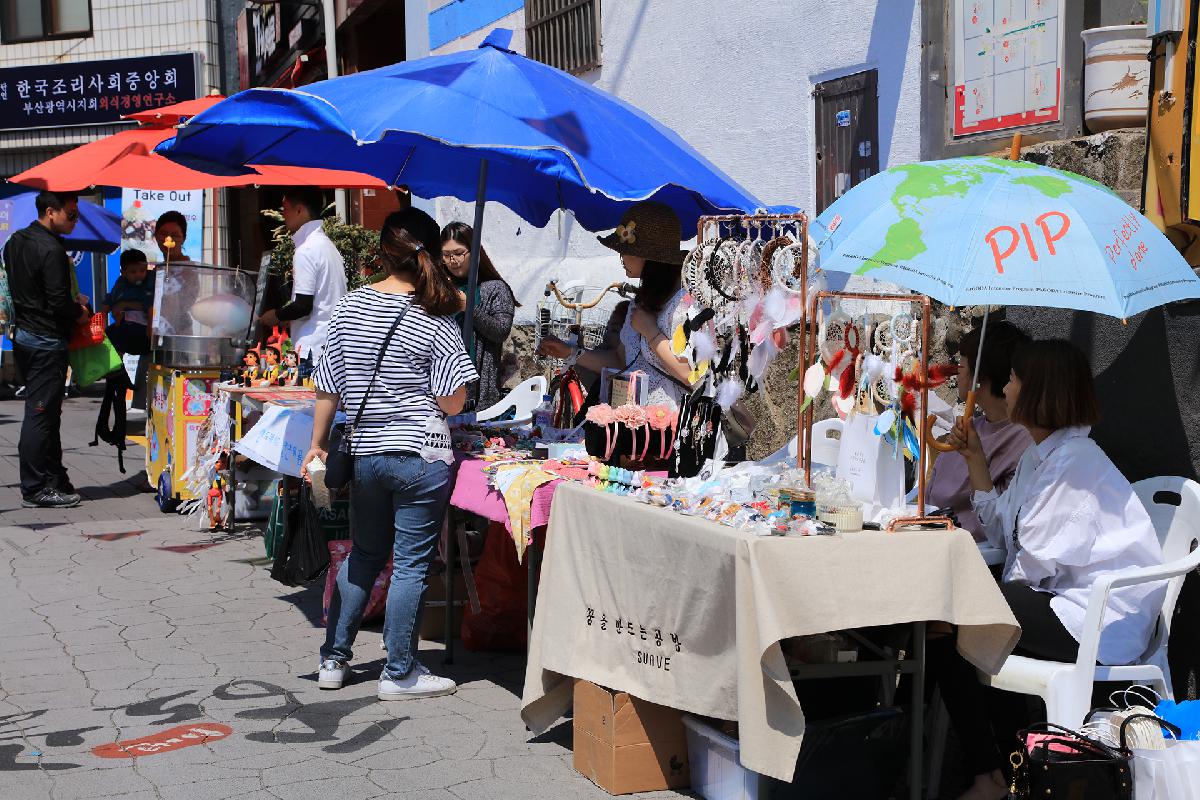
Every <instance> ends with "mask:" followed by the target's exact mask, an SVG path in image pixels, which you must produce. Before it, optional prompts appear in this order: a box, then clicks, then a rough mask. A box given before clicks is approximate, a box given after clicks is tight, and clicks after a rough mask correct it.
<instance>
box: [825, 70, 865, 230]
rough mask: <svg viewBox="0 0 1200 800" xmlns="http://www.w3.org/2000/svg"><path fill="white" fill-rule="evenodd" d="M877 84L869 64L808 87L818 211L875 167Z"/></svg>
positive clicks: (862, 178) (855, 184) (863, 179)
mask: <svg viewBox="0 0 1200 800" xmlns="http://www.w3.org/2000/svg"><path fill="white" fill-rule="evenodd" d="M878 85H879V71H878V70H874V69H870V70H867V71H866V72H857V73H855V74H853V75H847V76H846V77H844V78H836V79H834V80H830V81H825V82H823V83H818V84H817V85H816V87H815V88H814V89H813V99H814V101H815V103H816V108H815V109H814V111H815V116H814V118H815V120H816V126H817V172H816V174H817V180H816V189H817V206H816V211H817V213H818V214H820V213H821V212H822V211H824V210H825V209H826V208H828V207H829V205H830V204H831V203H833V201H834V200H836V199H838V198H839V197H841V196H842V195H844V194H845V193H846V192H847V191H849V190H850V187H852V186H857V185H858V184H860V183H862V182H863V181H865V180H866V179H867V178H869V177H871V176H872V175H874V174H875V173H876V172H879V90H878Z"/></svg>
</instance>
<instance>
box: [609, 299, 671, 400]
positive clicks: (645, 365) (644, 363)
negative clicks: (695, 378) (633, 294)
mask: <svg viewBox="0 0 1200 800" xmlns="http://www.w3.org/2000/svg"><path fill="white" fill-rule="evenodd" d="M683 295H684V290H683V289H680V290H679V291H678V292H676V293H675V294H674V295H673V296H672V297H671V299H670V300H668V301H667V304H666V305H665V306H663V309H662V311H660V312H658V318H657V323H658V330H659V331H660V332H661V333H662V335H663V336H666V337H667V339H668V340H669V339H670V338H671V334H672V333H673V332H674V330H675V328H676V327H677V326H678V325H679V324H680V323H681V322H683V317H684V314H683V310H682V309H681V308H680V307H679V306H680V301H681V300H683ZM634 308H635V305H634V303H632V302H631V303H629V307H628V309H627V310H626V312H625V324H624V325H622V326H621V346H622V348H623V349H624V350H625V362H626V363H627V364H628V365H629V366H628V367H626V369H625V372H626V373H630V372H634V371H637V370H641V372H642V373H643V374H644V376H645V380H646V387H647V392H646V405H648V406H655V405H669V406H672V407H674V408H678V407H679V402H680V400H681V399H682V398H683V395H684V392H685V390H684V388H683V386H681V385H680V384H678V383H676V382H675V381H674V380H672V379H671V378H670V377H668V374H669V373H667V372H666V367H665V366H663V363H662V361H660V360H659V358H658V356H656V355H655V354H654V353H653V352H652V351H651V349H650V343H649V342H647V341H646V340H645V339H644V338H643V337H642V335H641V334H640V333H638V332H637V330H635V329H634V327H633V311H634Z"/></svg>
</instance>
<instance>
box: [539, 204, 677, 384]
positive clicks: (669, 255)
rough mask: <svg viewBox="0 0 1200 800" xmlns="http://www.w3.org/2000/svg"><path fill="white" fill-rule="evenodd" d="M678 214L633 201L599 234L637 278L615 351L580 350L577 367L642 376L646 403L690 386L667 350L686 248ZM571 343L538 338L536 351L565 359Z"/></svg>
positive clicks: (659, 206) (665, 207)
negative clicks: (608, 230) (614, 226)
mask: <svg viewBox="0 0 1200 800" xmlns="http://www.w3.org/2000/svg"><path fill="white" fill-rule="evenodd" d="M680 239H681V237H680V226H679V217H678V216H676V214H675V212H674V211H672V210H671V208H670V207H669V206H666V205H664V204H662V203H655V202H645V203H638V204H637V205H635V206H633V207H632V208H631V209H629V211H627V212H625V215H624V216H623V217H622V218H621V224H620V225H618V226H617V229H616V230H615V231H613V232H612V233H610V234H608V235H607V236H601V237H599V240H600V243H601V244H603V245H604V246H605V247H608V248H610V249H612V250H616V251H617V252H618V253H620V254H621V265H622V266H623V267H624V268H625V274H626V275H628V276H629V277H630V278H637V279H640V280H641V285H640V287H639V288H638V291H637V294H636V295H634V298H633V302H632V303H630V304H629V308H628V311H627V312H626V315H625V322H624V324H623V325H622V326H621V336H620V342H619V343H618V344H617V347H616V349H615V350H581V351H580V352H579V357H578V359H577V362H578V363H579V364H580V366H583V367H585V368H587V369H590V370H592V371H594V372H599V371H600V370H602V369H620V370H622V371H623V372H626V373H631V372H635V371H640V372H641V373H642V374H643V375H644V376H645V381H646V387H647V397H646V404H647V405H672V406H678V405H679V401H680V399H681V398H683V396H684V395H685V394H686V393H687V392H688V391H689V390H690V383H689V379H690V376H691V365H690V364H688V362H687V359H683V358H679V357H678V356H676V355H675V353H674V352H673V351H672V350H671V341H670V335H671V331H672V330H674V328H675V325H676V324H677V322H678V320H676V319H675V316H676V312H677V310H678V308H679V302H680V300H682V299H683V295H684V290H683V288H682V281H681V278H680V276H681V273H682V271H683V259H684V256H685V255H686V253H684V252H683V251H681V250H680V249H679V242H680ZM574 352H575V351H574V349H573V348H572V347H571V345H569V344H567V343H565V342H563V341H560V340H558V339H552V338H546V339H543V340H542V342H541V345H540V346H539V347H538V354H539V355H543V356H549V357H551V358H568V357H570V356H571V355H572V354H573V353H574Z"/></svg>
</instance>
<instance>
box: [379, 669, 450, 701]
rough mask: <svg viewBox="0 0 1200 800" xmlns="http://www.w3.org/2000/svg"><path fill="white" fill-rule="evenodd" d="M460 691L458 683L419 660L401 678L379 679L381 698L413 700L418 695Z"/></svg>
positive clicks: (427, 695)
mask: <svg viewBox="0 0 1200 800" xmlns="http://www.w3.org/2000/svg"><path fill="white" fill-rule="evenodd" d="M457 691H458V684H456V683H455V682H454V681H452V680H450V679H449V678H439V677H438V676H437V675H434V674H432V673H431V672H430V671H429V670H428V669H426V668H425V665H423V664H422V663H421V662H419V661H415V662H413V668H412V669H410V670H409V671H408V674H407V675H405V676H404V677H403V678H401V679H400V680H398V681H396V680H392V679H391V678H383V677H381V678H380V679H379V699H380V700H412V699H414V698H418V697H442V696H443V695H448V694H454V693H455V692H457Z"/></svg>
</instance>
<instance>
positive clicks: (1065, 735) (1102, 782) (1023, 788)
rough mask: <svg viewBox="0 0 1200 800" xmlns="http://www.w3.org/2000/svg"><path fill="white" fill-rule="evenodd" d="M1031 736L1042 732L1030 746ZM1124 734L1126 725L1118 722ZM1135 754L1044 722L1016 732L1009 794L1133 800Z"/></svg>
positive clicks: (1037, 799) (1032, 798)
mask: <svg viewBox="0 0 1200 800" xmlns="http://www.w3.org/2000/svg"><path fill="white" fill-rule="evenodd" d="M1030 734H1041V737H1040V738H1038V739H1037V740H1036V742H1035V743H1034V744H1032V745H1030V743H1029V735H1030ZM1122 736H1124V726H1122ZM1132 760H1133V754H1132V753H1131V752H1130V751H1129V750H1128V749H1126V748H1125V747H1120V748H1115V747H1111V746H1110V745H1107V744H1105V743H1104V742H1101V741H1098V740H1096V739H1092V738H1090V737H1088V736H1085V735H1083V734H1082V733H1078V732H1076V731H1073V730H1070V729H1068V728H1064V727H1062V726H1061V725H1055V724H1054V723H1052V722H1043V723H1039V724H1037V725H1034V726H1033V727H1030V728H1027V729H1026V730H1023V731H1021V732H1020V733H1018V734H1017V749H1016V751H1015V752H1014V753H1013V754H1012V757H1011V761H1012V765H1013V779H1012V787H1011V789H1010V792H1011V796H1013V797H1017V798H1029V800H1055V798H1058V799H1059V800H1072V799H1073V798H1077V797H1078V798H1087V800H1132V798H1133V774H1132V772H1131V771H1130V766H1131V765H1130V762H1131V761H1132Z"/></svg>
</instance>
